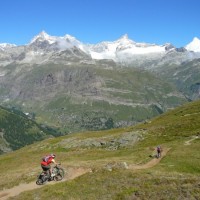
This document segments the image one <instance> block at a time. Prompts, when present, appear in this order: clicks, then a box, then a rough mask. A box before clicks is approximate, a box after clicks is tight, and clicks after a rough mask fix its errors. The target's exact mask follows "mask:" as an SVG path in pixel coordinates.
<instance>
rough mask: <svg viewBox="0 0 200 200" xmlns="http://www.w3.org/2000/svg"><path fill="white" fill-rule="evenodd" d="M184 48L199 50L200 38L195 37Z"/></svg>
mask: <svg viewBox="0 0 200 200" xmlns="http://www.w3.org/2000/svg"><path fill="white" fill-rule="evenodd" d="M185 48H186V49H187V50H188V51H194V52H200V39H198V38H197V37H195V38H194V39H193V40H192V42H190V43H189V44H188V45H186V47H185Z"/></svg>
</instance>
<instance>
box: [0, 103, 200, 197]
mask: <svg viewBox="0 0 200 200" xmlns="http://www.w3.org/2000/svg"><path fill="white" fill-rule="evenodd" d="M130 133H131V134H140V135H142V137H141V138H140V139H139V140H138V141H136V142H135V143H133V144H132V143H130V144H128V145H124V146H118V147H117V148H113V149H112V148H110V146H108V145H107V146H106V145H105V146H95V145H89V146H88V140H90V142H91V143H94V142H97V141H98V142H99V141H103V142H107V143H106V144H112V141H115V139H116V138H118V139H119V140H117V141H120V138H122V139H124V135H128V134H130ZM122 139H121V140H122ZM77 141H79V142H80V143H78V145H77ZM83 141H85V142H83ZM157 145H161V146H162V147H163V148H164V149H167V148H170V151H169V152H168V153H167V155H166V156H165V157H164V158H163V159H162V160H161V161H160V163H158V164H157V165H156V166H154V167H152V168H147V169H142V170H131V169H124V168H120V167H119V168H117V167H116V168H112V170H107V168H106V166H107V165H108V164H109V163H123V162H126V163H127V165H128V166H129V165H131V164H139V165H142V164H144V163H147V162H148V161H150V160H151V159H152V158H151V157H150V155H153V154H155V151H154V149H155V147H156V146H157ZM199 149H200V101H196V102H192V103H189V104H185V105H184V106H182V107H179V108H176V109H174V110H172V111H169V112H167V113H165V114H162V115H160V116H159V117H156V118H154V119H152V120H151V121H148V122H145V123H141V124H139V125H137V126H133V127H127V128H121V129H112V130H108V131H98V132H85V133H76V134H71V135H67V136H62V137H58V138H53V139H48V140H45V141H42V142H36V143H34V144H32V145H29V146H26V147H24V148H22V149H19V150H17V151H14V152H11V153H8V154H5V155H1V156H0V171H1V179H0V188H1V190H3V189H5V188H12V187H13V186H16V185H18V184H20V183H29V182H32V181H35V180H36V176H37V174H38V173H39V172H40V171H41V169H40V165H39V163H40V160H41V158H42V156H43V155H44V154H46V153H49V152H55V153H56V154H57V160H58V161H60V162H61V163H62V166H63V167H64V169H65V170H66V172H67V170H68V168H69V167H85V168H91V169H92V172H91V173H86V174H84V175H82V176H80V177H78V178H76V179H74V180H69V181H65V182H60V183H57V184H54V185H50V184H49V185H48V184H47V185H45V186H44V187H39V188H38V189H35V190H32V191H27V192H23V193H21V194H20V195H18V196H16V197H12V198H10V199H15V200H16V199H18V200H27V199H30V200H35V199H38V200H39V199H44V198H50V199H58V200H66V199H71V200H82V199H83V200H90V199H91V200H92V199H103V200H104V199H105V200H106V199H114V200H119V199H127V200H129V199H130V200H132V199H144V200H146V199H154V200H161V199H163V200H166V199H167V200H168V199H169V200H173V199H174V200H177V199H185V200H186V199H200V177H199V174H200V154H199Z"/></svg>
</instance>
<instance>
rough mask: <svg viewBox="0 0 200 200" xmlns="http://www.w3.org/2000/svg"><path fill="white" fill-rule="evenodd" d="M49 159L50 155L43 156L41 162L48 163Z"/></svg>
mask: <svg viewBox="0 0 200 200" xmlns="http://www.w3.org/2000/svg"><path fill="white" fill-rule="evenodd" d="M51 157H52V156H51V155H47V156H44V157H43V158H42V161H44V162H48V160H49V159H50V158H51Z"/></svg>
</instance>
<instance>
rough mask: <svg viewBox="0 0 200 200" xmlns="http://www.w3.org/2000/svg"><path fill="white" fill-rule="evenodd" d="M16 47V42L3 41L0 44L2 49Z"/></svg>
mask: <svg viewBox="0 0 200 200" xmlns="http://www.w3.org/2000/svg"><path fill="white" fill-rule="evenodd" d="M12 47H16V45H15V44H9V43H1V44H0V50H2V51H4V50H5V49H8V48H12Z"/></svg>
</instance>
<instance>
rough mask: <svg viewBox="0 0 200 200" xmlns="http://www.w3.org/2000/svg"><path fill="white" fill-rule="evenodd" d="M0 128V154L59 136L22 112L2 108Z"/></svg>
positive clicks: (0, 108) (0, 110)
mask: <svg viewBox="0 0 200 200" xmlns="http://www.w3.org/2000/svg"><path fill="white" fill-rule="evenodd" d="M0 128H1V129H0V154H2V153H5V152H9V151H12V150H16V149H19V148H21V147H23V146H26V145H29V144H32V143H34V142H36V141H40V140H43V139H46V138H48V137H54V136H59V135H60V133H59V132H57V131H56V130H54V129H52V128H50V127H46V126H41V125H39V124H37V123H36V122H34V121H33V120H31V119H30V118H28V117H27V116H26V115H25V114H24V113H22V112H19V111H17V110H15V109H5V108H3V107H0Z"/></svg>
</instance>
